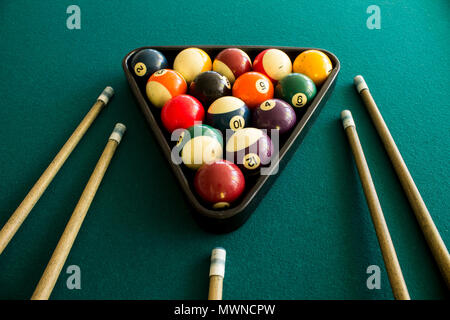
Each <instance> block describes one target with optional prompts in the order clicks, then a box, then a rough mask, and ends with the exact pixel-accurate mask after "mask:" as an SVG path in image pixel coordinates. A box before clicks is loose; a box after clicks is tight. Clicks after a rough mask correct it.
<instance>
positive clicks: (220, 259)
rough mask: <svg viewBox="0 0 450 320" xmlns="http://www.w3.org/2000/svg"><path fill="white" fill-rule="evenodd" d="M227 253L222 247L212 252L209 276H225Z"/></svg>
mask: <svg viewBox="0 0 450 320" xmlns="http://www.w3.org/2000/svg"><path fill="white" fill-rule="evenodd" d="M226 255H227V251H226V250H225V249H224V248H222V247H216V248H214V249H213V250H212V252H211V266H210V268H209V276H210V277H211V276H221V277H222V278H223V277H224V276H225V260H226Z"/></svg>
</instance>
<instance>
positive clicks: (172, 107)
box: [161, 94, 205, 132]
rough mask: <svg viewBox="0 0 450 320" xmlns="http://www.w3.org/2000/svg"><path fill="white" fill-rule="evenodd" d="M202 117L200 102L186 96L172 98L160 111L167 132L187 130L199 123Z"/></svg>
mask: <svg viewBox="0 0 450 320" xmlns="http://www.w3.org/2000/svg"><path fill="white" fill-rule="evenodd" d="M204 117H205V110H204V109H203V106H202V104H201V103H200V101H198V100H197V99H196V98H194V97H192V96H190V95H187V94H182V95H179V96H176V97H173V98H172V99H170V100H169V101H167V102H166V104H164V107H163V108H162V110H161V121H162V123H163V125H164V127H165V128H166V129H167V130H168V131H169V132H172V131H174V130H176V129H187V128H189V127H191V126H193V125H194V124H198V123H201V122H202V121H203V118H204Z"/></svg>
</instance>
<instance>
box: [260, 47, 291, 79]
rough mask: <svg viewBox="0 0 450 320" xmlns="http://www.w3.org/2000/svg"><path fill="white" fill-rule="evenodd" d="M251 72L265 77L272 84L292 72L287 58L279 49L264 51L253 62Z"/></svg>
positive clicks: (289, 60)
mask: <svg viewBox="0 0 450 320" xmlns="http://www.w3.org/2000/svg"><path fill="white" fill-rule="evenodd" d="M253 71H256V72H259V73H262V74H264V75H266V76H267V77H268V78H269V79H270V80H271V81H272V82H274V83H275V82H277V81H278V80H280V79H281V78H284V77H285V76H287V75H288V74H289V73H291V71H292V62H291V59H290V58H289V56H288V55H287V54H286V53H284V52H283V51H281V50H279V49H266V50H264V51H262V52H260V53H259V54H258V55H257V56H256V58H255V60H254V61H253Z"/></svg>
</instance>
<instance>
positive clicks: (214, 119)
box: [206, 96, 250, 132]
mask: <svg viewBox="0 0 450 320" xmlns="http://www.w3.org/2000/svg"><path fill="white" fill-rule="evenodd" d="M249 118H250V111H249V109H248V107H247V105H246V104H245V103H244V101H242V100H241V99H239V98H236V97H231V96H228V97H222V98H219V99H217V100H216V101H214V102H213V103H212V104H211V105H210V106H209V108H208V111H207V113H206V122H207V123H208V124H209V125H211V126H213V127H214V128H217V129H219V130H222V131H224V132H226V131H225V130H227V129H231V130H233V131H236V130H239V129H242V128H244V127H245V126H246V125H247V124H248V122H249Z"/></svg>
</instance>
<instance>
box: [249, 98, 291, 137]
mask: <svg viewBox="0 0 450 320" xmlns="http://www.w3.org/2000/svg"><path fill="white" fill-rule="evenodd" d="M252 121H253V126H254V127H256V128H259V129H266V130H267V133H268V134H270V129H278V130H279V132H280V135H281V134H284V133H286V132H289V131H290V130H291V129H292V128H293V127H294V126H295V123H296V121H297V117H296V115H295V111H294V109H293V108H292V107H291V105H290V104H289V103H287V102H285V101H283V100H280V99H269V100H266V101H264V102H263V103H261V105H259V106H258V107H257V108H255V109H254V111H253V115H252Z"/></svg>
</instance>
